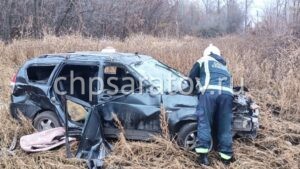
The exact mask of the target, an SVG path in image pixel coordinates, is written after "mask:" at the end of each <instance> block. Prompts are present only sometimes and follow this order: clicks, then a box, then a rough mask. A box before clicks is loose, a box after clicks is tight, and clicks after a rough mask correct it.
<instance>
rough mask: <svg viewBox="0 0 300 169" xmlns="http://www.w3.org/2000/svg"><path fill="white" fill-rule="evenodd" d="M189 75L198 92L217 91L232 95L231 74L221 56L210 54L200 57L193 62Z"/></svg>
mask: <svg viewBox="0 0 300 169" xmlns="http://www.w3.org/2000/svg"><path fill="white" fill-rule="evenodd" d="M189 77H190V78H191V79H192V81H193V85H194V89H197V92H198V93H202V94H204V93H205V92H213V93H215V92H217V93H220V94H228V95H233V90H232V85H231V74H230V72H229V70H228V68H227V66H226V61H225V60H224V58H223V57H222V56H219V55H215V54H211V55H210V56H204V57H202V58H201V59H199V60H198V61H197V62H196V63H195V64H194V66H193V68H192V70H191V71H190V74H189Z"/></svg>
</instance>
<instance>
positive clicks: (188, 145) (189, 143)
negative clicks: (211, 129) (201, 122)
mask: <svg viewBox="0 0 300 169" xmlns="http://www.w3.org/2000/svg"><path fill="white" fill-rule="evenodd" d="M196 140H197V123H188V124H185V125H183V126H182V127H181V128H180V130H179V132H178V133H177V139H176V141H177V144H178V145H179V146H180V147H183V148H184V149H186V150H194V149H195V147H196Z"/></svg>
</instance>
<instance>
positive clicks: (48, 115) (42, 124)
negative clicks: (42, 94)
mask: <svg viewBox="0 0 300 169" xmlns="http://www.w3.org/2000/svg"><path fill="white" fill-rule="evenodd" d="M33 126H34V128H36V129H37V130H38V131H44V130H49V129H52V128H56V127H61V125H60V123H59V121H58V119H57V115H56V114H55V113H54V112H52V111H44V112H42V113H40V114H38V115H37V116H36V117H35V119H34V120H33Z"/></svg>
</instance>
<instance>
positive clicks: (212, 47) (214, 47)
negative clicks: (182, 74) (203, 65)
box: [203, 44, 221, 56]
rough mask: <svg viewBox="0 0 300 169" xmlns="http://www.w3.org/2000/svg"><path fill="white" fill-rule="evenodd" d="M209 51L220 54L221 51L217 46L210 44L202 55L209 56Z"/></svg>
mask: <svg viewBox="0 0 300 169" xmlns="http://www.w3.org/2000/svg"><path fill="white" fill-rule="evenodd" d="M211 53H213V54H216V55H219V56H221V51H220V49H219V48H217V47H216V46H214V45H213V44H210V45H209V46H208V47H207V48H206V49H205V50H204V52H203V56H209V55H210V54H211Z"/></svg>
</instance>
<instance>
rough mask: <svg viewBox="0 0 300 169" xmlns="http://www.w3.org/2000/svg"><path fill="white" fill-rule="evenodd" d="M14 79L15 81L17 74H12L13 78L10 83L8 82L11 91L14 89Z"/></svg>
mask: <svg viewBox="0 0 300 169" xmlns="http://www.w3.org/2000/svg"><path fill="white" fill-rule="evenodd" d="M16 79H17V74H14V75H13V77H12V78H11V81H10V87H11V88H12V89H14V87H15V84H16Z"/></svg>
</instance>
